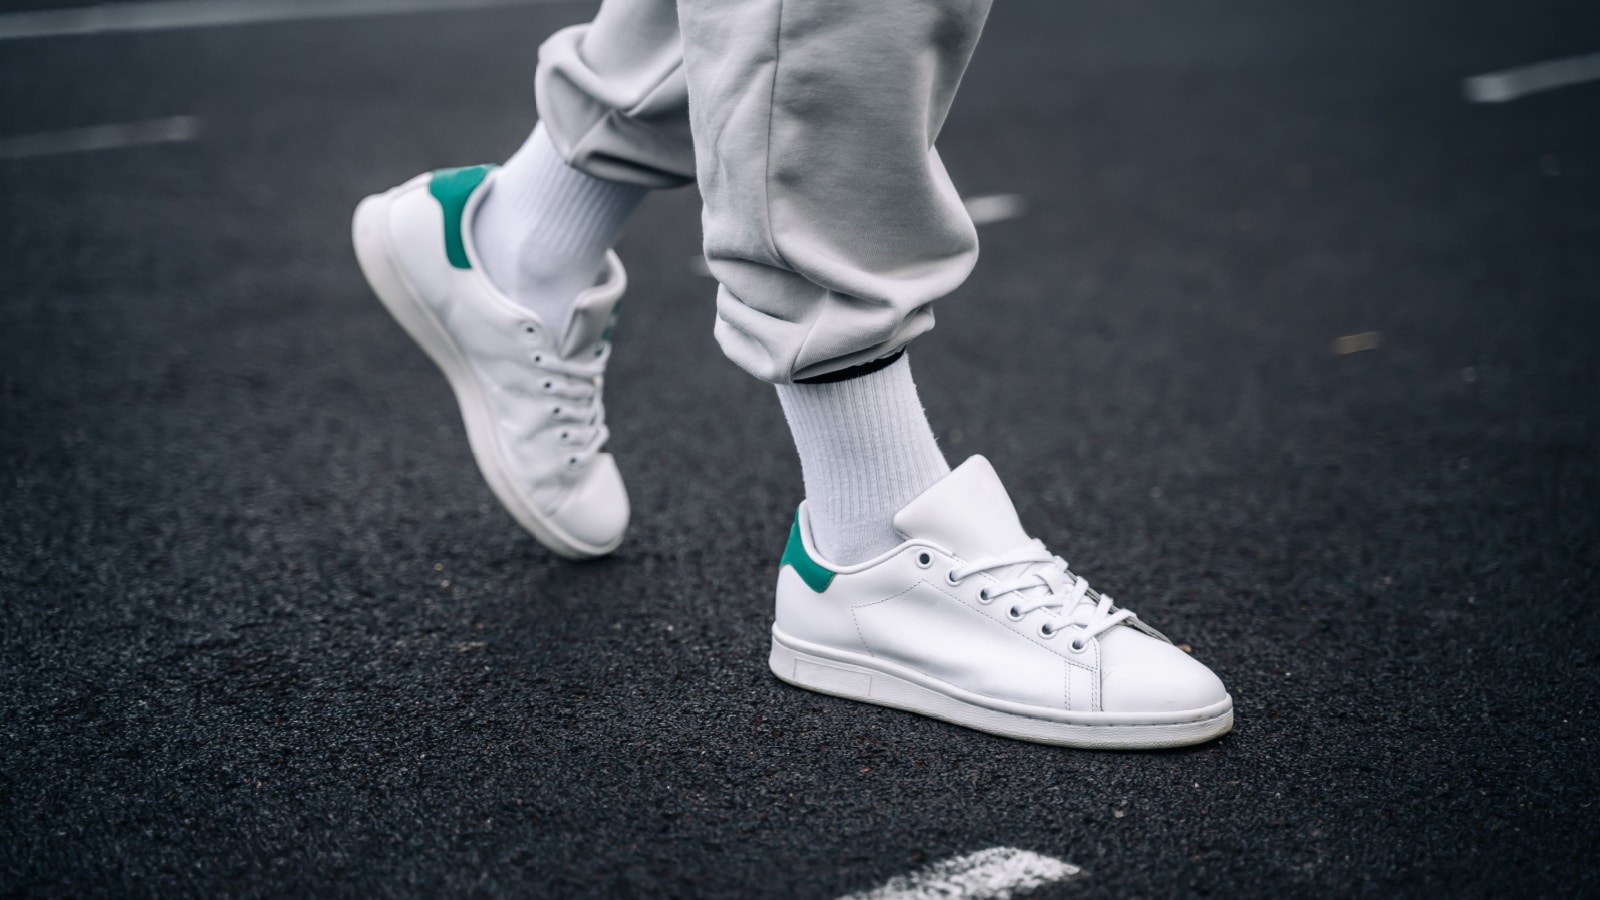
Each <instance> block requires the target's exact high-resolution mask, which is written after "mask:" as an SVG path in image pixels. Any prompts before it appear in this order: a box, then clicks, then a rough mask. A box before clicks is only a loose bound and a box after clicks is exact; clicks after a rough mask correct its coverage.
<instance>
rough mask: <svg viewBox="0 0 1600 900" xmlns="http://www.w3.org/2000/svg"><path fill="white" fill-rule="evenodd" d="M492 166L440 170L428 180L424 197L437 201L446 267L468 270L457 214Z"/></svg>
mask: <svg viewBox="0 0 1600 900" xmlns="http://www.w3.org/2000/svg"><path fill="white" fill-rule="evenodd" d="M493 168H494V166H467V167H465V168H461V169H440V170H438V171H437V172H434V173H433V177H432V178H430V179H428V193H430V194H432V195H433V199H435V200H437V201H439V207H440V208H441V209H443V210H444V255H445V258H447V259H449V260H450V265H452V266H455V267H456V268H458V269H470V268H472V261H471V260H469V259H467V247H466V245H465V244H464V243H462V241H461V214H462V213H463V212H465V211H466V208H467V198H468V197H470V196H472V192H473V191H475V190H477V189H478V185H480V184H482V183H483V179H484V178H485V177H486V176H487V175H488V174H489V170H490V169H493Z"/></svg>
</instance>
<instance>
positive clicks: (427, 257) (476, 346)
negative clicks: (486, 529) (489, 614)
mask: <svg viewBox="0 0 1600 900" xmlns="http://www.w3.org/2000/svg"><path fill="white" fill-rule="evenodd" d="M492 183H493V174H492V167H490V166H475V167H472V168H467V169H446V170H441V171H438V172H432V173H428V174H425V175H419V176H417V177H416V178H413V179H411V180H410V181H408V182H406V183H405V184H402V185H400V186H399V187H397V188H393V189H391V190H389V191H386V192H384V193H382V194H376V195H374V196H371V197H368V198H366V199H365V200H362V201H361V204H360V205H359V206H357V207H356V213H355V221H354V223H353V226H352V231H353V234H354V239H355V246H356V258H357V259H358V260H360V262H361V271H362V272H363V273H364V274H365V275H366V277H367V283H369V284H370V285H372V289H373V291H374V292H376V293H377V295H378V299H380V300H382V301H383V305H384V306H386V307H388V309H389V312H390V313H392V314H393V315H394V317H395V319H397V320H398V321H399V322H400V324H401V325H402V326H403V327H404V328H405V330H406V332H407V333H409V334H410V335H411V337H412V339H413V340H415V341H416V342H417V343H418V344H421V345H422V349H423V350H425V351H427V353H428V355H429V356H430V357H432V358H433V361H434V362H435V363H437V364H438V366H439V368H440V369H442V370H443V371H444V374H445V377H446V378H448V379H449V380H450V387H451V388H452V389H453V390H454V391H455V395H456V402H457V403H459V404H460V406H461V417H462V419H464V420H465V421H466V425H467V440H468V442H469V443H470V444H471V445H472V455H473V456H474V457H475V458H476V459H477V461H478V468H479V469H481V470H482V471H483V477H484V478H485V479H487V480H488V482H489V487H490V488H492V489H493V490H494V493H495V496H496V497H499V498H500V502H501V503H502V504H504V505H505V507H506V509H507V510H508V511H509V512H510V513H511V515H513V516H515V517H516V519H517V521H518V522H520V523H521V524H522V526H523V527H524V528H526V529H528V531H529V532H531V533H532V534H533V536H534V537H535V538H537V539H538V540H539V542H540V543H542V544H544V545H545V546H546V547H549V548H550V549H551V550H553V551H555V552H556V553H559V554H561V555H562V556H566V557H569V558H573V559H583V558H588V557H594V556H602V555H604V554H606V553H610V552H611V551H612V550H615V549H616V548H617V545H618V544H620V543H621V542H622V533H623V531H625V530H626V529H627V526H628V494H627V491H626V490H625V489H624V488H623V485H622V475H621V473H619V472H618V471H617V464H616V461H615V460H614V459H613V458H612V456H611V454H609V453H605V452H603V451H602V449H601V448H602V447H604V446H605V443H606V438H607V437H608V436H609V432H608V431H607V429H606V425H605V409H604V406H603V405H602V404H601V400H600V392H601V388H602V387H603V384H604V372H605V367H606V360H607V359H609V358H610V354H611V340H610V338H611V327H612V324H613V321H614V318H615V315H616V308H617V303H618V301H619V300H621V299H622V293H623V290H624V289H625V288H626V287H627V276H626V275H625V274H624V273H623V270H622V263H621V261H620V260H618V259H617V256H616V254H615V253H612V252H610V251H607V253H606V274H605V276H604V277H603V279H602V280H601V281H600V283H598V284H596V285H595V286H594V287H592V288H589V289H588V290H586V291H584V292H583V293H581V294H579V295H578V297H577V299H576V300H575V301H574V302H573V305H572V312H571V313H570V314H569V315H568V318H567V321H566V322H564V323H555V324H556V327H555V328H552V327H551V325H550V324H548V323H545V322H542V321H540V320H539V317H538V316H536V315H534V314H533V313H531V312H529V311H527V310H525V309H522V308H521V307H519V306H517V305H516V304H514V303H512V302H511V301H510V300H509V299H507V298H506V296H505V295H504V294H502V293H501V292H500V291H499V289H497V288H496V287H495V286H494V285H493V284H492V283H491V282H490V281H489V278H488V276H486V275H485V274H484V273H483V267H482V265H481V264H480V263H479V261H478V255H477V253H476V251H475V249H474V247H473V243H472V229H471V228H470V227H466V226H465V225H464V223H470V222H471V221H472V215H473V213H474V211H475V210H476V209H477V206H478V204H479V203H480V202H482V200H483V197H484V196H485V195H486V194H487V193H488V190H487V189H488V187H489V186H490V185H491V184H492Z"/></svg>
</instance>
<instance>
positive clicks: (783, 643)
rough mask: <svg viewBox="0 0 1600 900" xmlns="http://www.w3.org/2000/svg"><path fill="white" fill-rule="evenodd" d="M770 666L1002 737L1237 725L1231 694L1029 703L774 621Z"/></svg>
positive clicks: (1112, 737) (1157, 741)
mask: <svg viewBox="0 0 1600 900" xmlns="http://www.w3.org/2000/svg"><path fill="white" fill-rule="evenodd" d="M768 662H769V664H770V665H771V667H772V673H773V674H774V675H776V676H778V677H779V678H780V679H782V680H783V681H786V682H788V683H789V684H792V685H795V686H796V687H803V688H805V689H807V690H812V691H816V692H818V693H821V694H831V695H833V696H835V697H845V698H848V699H850V700H860V701H862V702H864V703H874V704H877V705H878V706H889V707H893V708H895V709H903V710H907V711H910V712H914V713H921V714H922V715H925V716H930V717H932V718H935V719H941V720H943V721H946V722H950V723H953V724H956V725H962V726H965V727H967V728H973V729H976V730H978V731H986V732H988V733H989V734H997V735H1000V736H1001V737H1008V738H1016V739H1018V740H1023V741H1033V742H1035V743H1040V744H1056V745H1059V746H1063V747H1080V748H1083V749H1089V750H1155V749H1160V748H1163V747H1184V746H1188V745H1190V744H1201V743H1204V742H1206V741H1209V740H1212V739H1213V738H1217V737H1221V736H1222V735H1224V734H1227V733H1228V731H1229V730H1230V729H1232V728H1233V698H1232V697H1224V698H1223V699H1222V700H1221V701H1219V702H1217V703H1215V704H1212V705H1211V706H1207V707H1202V708H1200V709H1190V710H1179V711H1177V712H1165V713H1095V712H1068V711H1066V710H1056V709H1046V708H1043V707H1032V706H1027V705H1025V704H1021V703H1009V702H1006V701H1003V700H996V699H994V698H992V697H983V696H981V695H978V694H974V693H971V692H970V691H964V690H962V689H960V688H958V687H955V686H954V685H951V684H946V683H944V682H942V681H939V680H938V679H934V678H930V677H928V676H926V675H923V674H921V673H920V672H917V671H915V670H913V669H910V668H908V667H905V666H901V665H898V664H895V663H892V662H888V661H885V660H881V659H875V658H873V657H870V656H866V655H863V654H860V653H852V652H850V651H847V650H835V649H833V648H830V647H824V646H822V645H820V644H813V643H811V642H809V641H802V640H799V639H798V638H793V637H790V636H788V635H786V634H784V633H783V632H782V631H779V630H778V628H777V627H776V626H774V627H773V629H772V656H771V657H770V658H769V660H768Z"/></svg>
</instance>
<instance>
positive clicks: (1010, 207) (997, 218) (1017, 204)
mask: <svg viewBox="0 0 1600 900" xmlns="http://www.w3.org/2000/svg"><path fill="white" fill-rule="evenodd" d="M961 202H962V203H964V204H966V207H967V215H969V216H971V217H972V224H974V225H989V224H991V223H994V222H1004V221H1005V220H1006V219H1015V218H1017V217H1019V216H1021V215H1022V214H1023V213H1025V212H1027V211H1028V204H1027V203H1026V202H1025V201H1024V200H1023V199H1022V195H1021V194H984V195H982V196H979V197H968V198H966V199H965V200H962V201H961Z"/></svg>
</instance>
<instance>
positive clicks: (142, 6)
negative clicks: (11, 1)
mask: <svg viewBox="0 0 1600 900" xmlns="http://www.w3.org/2000/svg"><path fill="white" fill-rule="evenodd" d="M570 2H576V0H152V2H145V3H104V4H99V5H96V6H80V7H71V8H67V9H43V10H34V11H31V12H14V13H4V14H0V41H8V40H10V41H14V40H20V39H22V38H46V37H77V36H83V35H94V34H113V33H117V32H128V31H165V30H169V29H175V28H214V27H218V26H224V25H254V24H258V23H262V22H291V21H297V20H302V19H350V18H357V17H361V16H390V15H400V14H403V13H420V12H457V11H463V10H473V9H497V8H500V7H507V6H546V5H549V4H552V3H570Z"/></svg>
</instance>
